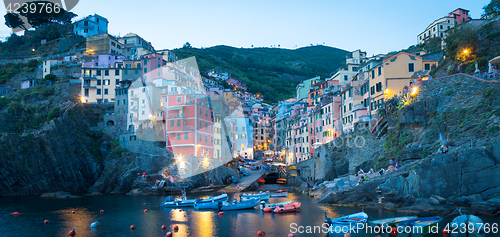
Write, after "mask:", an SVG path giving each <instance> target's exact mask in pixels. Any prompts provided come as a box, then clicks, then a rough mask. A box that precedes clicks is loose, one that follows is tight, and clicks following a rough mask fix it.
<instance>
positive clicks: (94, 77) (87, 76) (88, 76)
mask: <svg viewBox="0 0 500 237" xmlns="http://www.w3.org/2000/svg"><path fill="white" fill-rule="evenodd" d="M82 77H83V79H89V80H95V79H97V76H96V75H87V74H83V75H82Z"/></svg>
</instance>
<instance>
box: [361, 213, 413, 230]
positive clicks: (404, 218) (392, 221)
mask: <svg viewBox="0 0 500 237" xmlns="http://www.w3.org/2000/svg"><path fill="white" fill-rule="evenodd" d="M417 218H418V217H417V216H400V217H392V218H386V219H380V220H374V221H369V223H370V224H371V225H373V226H380V227H382V228H384V227H387V226H390V227H395V226H396V223H399V222H402V221H408V220H413V219H417Z"/></svg>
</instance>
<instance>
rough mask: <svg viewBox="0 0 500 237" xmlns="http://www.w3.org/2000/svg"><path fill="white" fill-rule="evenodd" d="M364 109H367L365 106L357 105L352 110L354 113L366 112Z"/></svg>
mask: <svg viewBox="0 0 500 237" xmlns="http://www.w3.org/2000/svg"><path fill="white" fill-rule="evenodd" d="M364 109H366V107H365V106H364V105H363V104H357V105H355V106H354V107H353V108H352V110H353V111H356V110H364Z"/></svg>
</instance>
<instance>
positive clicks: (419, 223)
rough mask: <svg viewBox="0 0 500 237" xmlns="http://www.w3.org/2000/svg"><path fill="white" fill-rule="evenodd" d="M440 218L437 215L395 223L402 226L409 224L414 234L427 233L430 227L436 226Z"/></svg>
mask: <svg viewBox="0 0 500 237" xmlns="http://www.w3.org/2000/svg"><path fill="white" fill-rule="evenodd" d="M442 220H443V218H441V217H439V216H433V217H422V218H417V219H413V220H407V221H402V222H399V223H396V226H401V227H403V228H404V227H407V226H410V227H412V232H413V233H414V234H429V233H430V232H431V230H432V229H431V228H436V226H438V225H439V222H441V221H442Z"/></svg>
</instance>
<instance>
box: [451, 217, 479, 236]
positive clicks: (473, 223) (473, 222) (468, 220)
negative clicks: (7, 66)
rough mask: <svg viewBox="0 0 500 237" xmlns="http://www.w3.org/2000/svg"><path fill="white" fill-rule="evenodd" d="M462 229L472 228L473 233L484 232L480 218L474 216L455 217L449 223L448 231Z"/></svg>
mask: <svg viewBox="0 0 500 237" xmlns="http://www.w3.org/2000/svg"><path fill="white" fill-rule="evenodd" d="M463 227H465V228H469V227H472V228H474V229H473V232H476V233H477V232H482V231H484V222H483V220H481V218H479V217H477V216H474V215H461V216H457V217H455V218H454V219H453V220H452V221H451V222H450V229H454V228H459V229H462V228H463Z"/></svg>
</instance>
